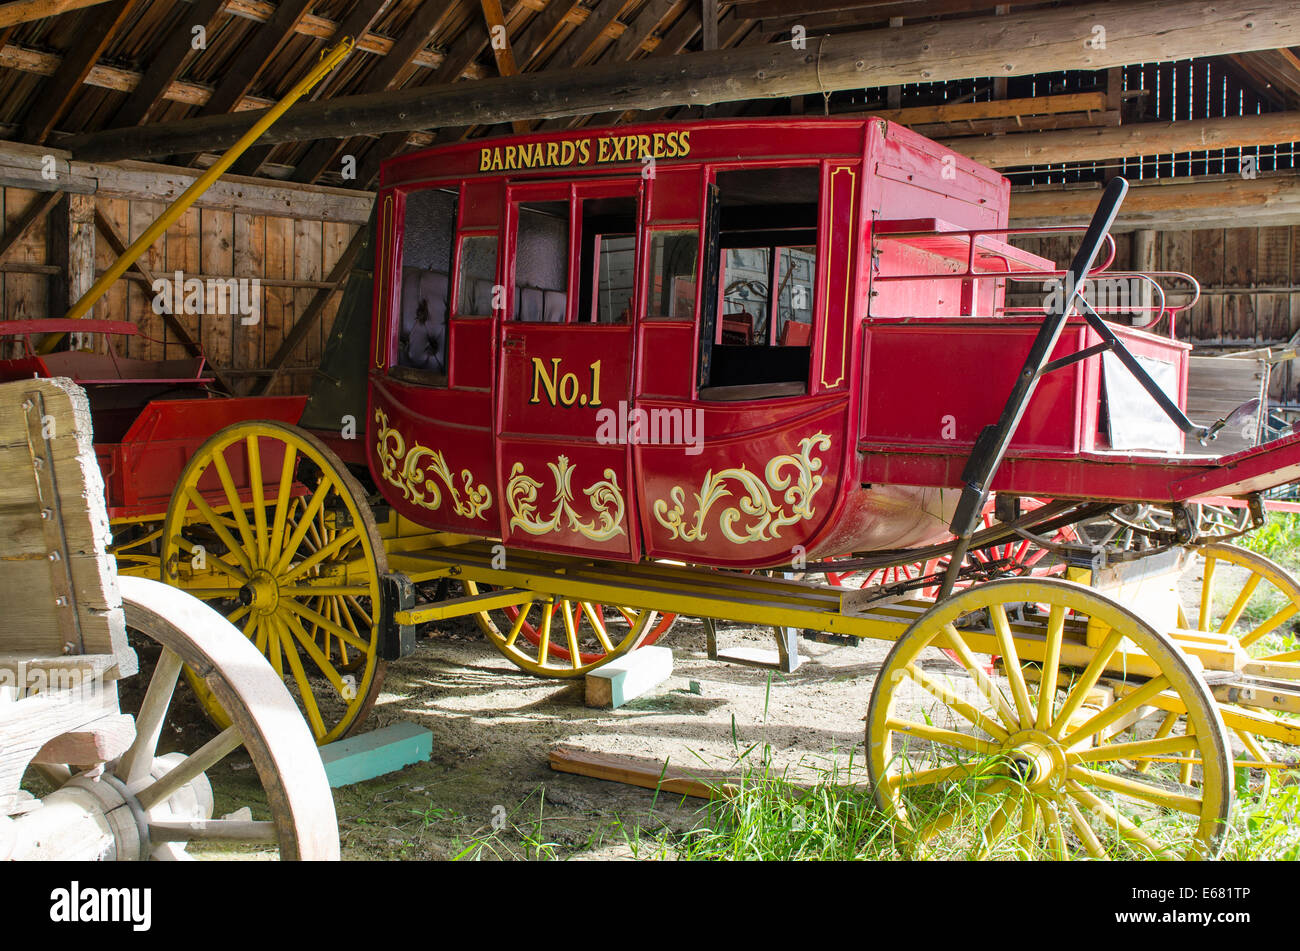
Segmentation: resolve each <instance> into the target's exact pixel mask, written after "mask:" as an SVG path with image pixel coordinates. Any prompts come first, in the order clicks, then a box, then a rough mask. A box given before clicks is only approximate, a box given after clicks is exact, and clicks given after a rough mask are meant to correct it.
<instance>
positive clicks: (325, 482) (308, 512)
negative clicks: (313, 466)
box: [271, 475, 334, 577]
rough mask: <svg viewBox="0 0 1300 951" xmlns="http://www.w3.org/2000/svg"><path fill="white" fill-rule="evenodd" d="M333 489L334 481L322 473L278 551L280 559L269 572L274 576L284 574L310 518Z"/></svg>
mask: <svg viewBox="0 0 1300 951" xmlns="http://www.w3.org/2000/svg"><path fill="white" fill-rule="evenodd" d="M333 489H334V482H333V480H331V479H330V477H329V476H328V475H322V476H321V480H320V484H319V485H317V486H316V489H315V491H313V492H312V495H311V501H310V502H308V503H307V508H306V509H305V510H304V511H303V513H302V516H301V517H300V518H299V519H298V524H297V525H296V526H295V527H294V530H293V534H292V535H290V536H289V540H288V541H287V542H286V543H285V545H284V550H283V551H281V552H280V560H279V561H277V562H276V563H275V567H273V568H272V569H271V573H272V574H273V575H275V576H276V577H279V576H280V575H282V574H284V570H285V569H286V568H288V567H289V563H290V562H291V561H293V556H294V555H295V554H297V552H298V546H299V545H301V544H302V539H303V536H304V535H306V534H307V529H308V528H309V527H310V526H311V522H312V519H314V518H315V517H316V513H317V512H318V511H319V510H320V507H321V506H322V505H324V504H325V499H326V497H327V496H328V495H329V494H330V492H331V491H333Z"/></svg>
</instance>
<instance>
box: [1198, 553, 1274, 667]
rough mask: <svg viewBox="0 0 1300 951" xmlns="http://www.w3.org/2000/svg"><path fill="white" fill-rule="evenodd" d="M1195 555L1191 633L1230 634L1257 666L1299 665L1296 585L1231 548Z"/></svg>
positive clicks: (1260, 557)
mask: <svg viewBox="0 0 1300 951" xmlns="http://www.w3.org/2000/svg"><path fill="white" fill-rule="evenodd" d="M1200 554H1201V556H1202V557H1203V558H1204V559H1205V561H1204V565H1203V569H1204V570H1203V571H1202V572H1201V586H1200V589H1199V591H1198V592H1197V594H1198V604H1197V605H1196V613H1195V615H1194V616H1195V618H1196V628H1195V630H1198V631H1217V632H1218V633H1221V634H1235V635H1236V637H1237V639H1238V640H1239V641H1240V642H1241V646H1242V647H1244V648H1246V650H1247V652H1248V653H1249V654H1250V655H1251V656H1252V657H1254V658H1256V659H1258V660H1275V661H1300V633H1297V630H1296V628H1295V623H1296V621H1297V620H1300V619H1297V617H1296V615H1297V614H1298V613H1300V582H1297V581H1296V579H1295V578H1294V577H1293V576H1292V575H1291V574H1290V572H1288V571H1287V570H1286V569H1285V568H1283V567H1282V566H1281V565H1279V564H1278V563H1277V562H1275V561H1271V560H1269V559H1268V558H1265V557H1264V556H1263V555H1257V554H1255V552H1253V551H1247V550H1246V549H1245V548H1238V547H1237V546H1236V545H1226V544H1223V543H1216V544H1213V545H1206V546H1204V547H1203V548H1201V549H1200ZM1184 620H1185V621H1186V620H1187V617H1186V615H1185V616H1184ZM1184 626H1186V627H1190V626H1191V625H1190V624H1185V625H1184Z"/></svg>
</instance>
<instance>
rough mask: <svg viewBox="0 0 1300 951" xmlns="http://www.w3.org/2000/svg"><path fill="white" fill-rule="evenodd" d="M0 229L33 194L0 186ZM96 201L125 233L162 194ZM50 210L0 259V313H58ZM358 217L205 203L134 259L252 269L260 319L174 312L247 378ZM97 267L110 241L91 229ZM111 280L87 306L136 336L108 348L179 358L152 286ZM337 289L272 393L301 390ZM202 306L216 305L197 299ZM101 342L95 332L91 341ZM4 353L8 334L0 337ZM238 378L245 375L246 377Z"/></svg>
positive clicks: (186, 268)
mask: <svg viewBox="0 0 1300 951" xmlns="http://www.w3.org/2000/svg"><path fill="white" fill-rule="evenodd" d="M0 192H2V194H0V201H2V202H3V214H4V222H5V229H6V231H7V230H8V229H9V228H11V227H12V226H13V225H14V222H15V221H16V220H18V219H19V218H20V217H21V216H22V214H23V211H24V210H25V209H26V208H28V207H29V206H30V205H31V203H32V202H33V201H36V200H38V199H39V198H40V197H41V195H40V193H38V192H35V191H30V190H28V189H23V188H12V187H7V188H4V189H0ZM95 207H96V209H97V210H98V211H99V212H100V213H101V214H102V215H103V216H104V217H105V218H106V219H107V220H108V221H110V222H112V224H113V225H114V226H115V228H116V229H117V231H118V233H119V234H121V235H122V236H123V237H125V238H126V239H127V241H133V240H134V239H135V238H137V237H139V235H140V234H141V233H143V232H144V230H145V229H146V228H147V227H148V226H149V225H150V224H151V223H153V221H154V220H155V219H156V218H157V217H158V216H159V215H160V214H161V213H162V211H163V209H164V208H165V207H166V205H165V203H162V202H148V201H135V200H127V199H124V198H106V197H102V196H96V197H95ZM56 220H57V212H56V213H55V215H51V216H50V217H49V218H46V219H44V220H38V221H35V222H33V223H32V224H31V226H30V227H28V229H27V231H26V232H25V233H24V235H23V237H22V238H21V239H20V240H19V241H18V242H17V243H16V244H15V245H14V246H13V247H12V248H11V249H10V250H9V252H8V253H7V254H6V255H5V257H4V260H3V262H0V315H3V319H5V320H17V319H22V318H32V317H45V316H60V315H58V314H50V313H49V311H48V306H49V301H50V294H51V282H53V281H61V280H63V277H62V272H61V271H60V272H59V273H58V274H49V273H42V271H49V270H51V266H52V265H53V264H54V263H56V259H55V256H54V254H53V253H52V249H51V241H50V230H51V228H52V227H54V222H55V221H56ZM356 228H357V225H355V224H347V223H341V222H332V221H318V220H296V219H293V218H285V217H278V216H272V215H253V214H241V213H238V212H232V211H227V210H220V209H214V208H190V209H189V210H188V211H186V212H185V214H184V215H183V216H182V217H181V218H180V220H179V221H177V222H176V223H175V224H174V225H172V226H171V227H170V228H169V229H168V230H167V232H166V233H165V234H164V235H163V236H162V237H161V238H160V239H159V240H158V241H157V242H155V243H154V245H153V246H152V247H151V248H149V250H148V251H146V252H145V254H144V256H143V257H142V258H141V263H142V264H143V265H144V267H145V268H146V269H147V270H149V271H150V273H152V274H153V275H154V276H155V277H164V276H166V277H170V276H173V275H174V274H175V272H176V271H178V270H179V271H182V272H184V274H185V276H186V277H187V278H188V277H199V276H202V277H208V276H211V277H225V278H228V277H236V278H254V277H255V278H258V279H259V280H260V281H262V282H263V283H262V285H261V288H260V319H259V321H258V323H256V324H251V325H244V324H242V323H241V322H240V316H239V315H238V314H218V313H215V312H214V313H203V314H197V315H185V314H181V315H178V316H179V319H180V321H181V322H182V324H183V325H184V326H185V327H186V329H187V330H188V331H189V333H190V334H191V336H192V337H193V338H194V339H195V340H197V341H199V342H200V344H201V345H202V347H203V350H204V353H205V355H206V356H207V358H208V360H209V361H210V362H212V363H214V364H216V365H217V366H219V367H221V368H223V369H229V370H231V371H232V375H233V376H234V377H235V378H236V379H239V380H253V379H256V377H257V373H256V371H258V370H260V369H261V368H263V367H265V366H266V365H267V362H268V361H269V360H270V359H271V357H272V356H273V355H274V353H275V352H276V350H277V348H278V347H279V346H280V344H281V343H282V342H283V340H284V338H285V336H286V335H287V334H288V333H289V330H290V328H292V327H293V325H294V322H295V321H296V320H297V318H298V316H299V315H300V314H301V313H302V312H303V311H304V310H305V309H306V307H307V305H308V303H309V302H310V301H311V300H312V297H313V295H314V294H315V293H316V290H317V287H315V286H312V283H313V282H314V283H315V284H317V285H319V284H321V283H322V282H324V281H325V278H326V276H327V275H328V274H329V272H330V270H331V269H332V268H333V267H334V265H335V263H336V262H337V261H338V259H339V257H340V256H341V255H342V254H343V251H344V249H345V248H346V247H347V245H348V242H349V241H350V240H351V238H352V235H353V233H354V232H355V231H356ZM95 257H96V261H95V266H96V275H97V276H98V274H100V273H102V272H103V271H104V269H105V268H107V267H108V266H109V265H110V264H111V263H112V262H113V259H114V257H115V255H114V254H113V251H112V249H111V247H110V246H109V243H108V242H107V241H106V240H105V239H104V238H103V236H102V235H98V234H97V235H96V242H95ZM134 274H135V272H134V271H132V272H129V274H128V276H127V277H124V278H122V279H120V280H118V281H117V282H116V283H115V284H114V285H113V286H112V287H111V288H110V289H109V291H108V293H107V294H106V295H105V296H104V298H103V299H102V300H101V301H100V302H99V303H98V304H97V305H96V306H95V309H94V313H93V316H94V317H96V318H98V319H103V320H125V321H130V322H131V323H134V324H135V325H136V326H137V327H139V328H140V335H139V336H137V337H115V338H113V346H114V349H115V352H116V353H118V354H119V355H122V356H129V357H137V358H141V359H148V360H163V359H179V358H183V357H185V356H187V355H188V354H187V353H186V350H185V348H184V347H183V346H182V345H181V344H180V343H179V342H178V341H177V339H176V336H175V334H174V333H173V331H172V330H171V329H170V328H168V327H167V325H166V324H165V323H164V321H163V318H162V317H161V316H160V315H158V314H156V313H155V312H154V310H153V307H152V303H153V297H154V294H153V291H152V289H151V288H150V287H149V286H148V285H147V284H146V283H145V282H144V281H143V280H142V279H137V278H135V277H133V276H132V275H134ZM340 297H341V294H339V293H335V294H333V295H332V297H331V300H330V302H329V304H328V306H327V307H326V309H325V311H324V313H323V315H322V318H321V320H320V321H319V322H318V323H317V325H316V327H314V328H313V329H312V331H311V332H310V333H308V334H307V336H306V338H305V339H304V340H303V342H302V343H301V344H299V346H298V348H297V349H296V350H295V351H294V353H293V354H292V355H291V356H290V358H289V360H288V362H287V363H286V365H285V367H284V369H283V371H282V372H281V373H280V375H279V376H278V377H277V378H276V379H275V381H274V382H273V383H272V386H271V389H270V392H271V393H305V392H307V389H308V387H309V386H310V384H311V378H312V372H313V371H314V370H315V368H316V367H317V366H318V364H319V362H320V356H321V348H322V346H323V343H324V341H325V340H326V339H327V335H328V333H329V331H330V328H331V327H332V325H333V321H334V315H335V313H336V311H337V309H338V303H339V299H340ZM204 309H205V311H216V310H217V308H216V307H215V306H212V304H211V302H210V303H209V306H205V308H204ZM97 343H99V345H100V346H101V347H102V346H103V343H102V342H97ZM0 346H2V347H3V348H4V351H5V354H6V355H13V353H14V352H15V348H16V344H14V343H13V342H12V341H11V342H8V343H3V342H0ZM246 385H247V384H246Z"/></svg>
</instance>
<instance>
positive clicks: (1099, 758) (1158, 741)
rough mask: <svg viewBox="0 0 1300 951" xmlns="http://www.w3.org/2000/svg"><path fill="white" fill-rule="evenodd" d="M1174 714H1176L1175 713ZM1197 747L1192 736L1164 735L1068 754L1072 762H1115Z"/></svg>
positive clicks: (1190, 750)
mask: <svg viewBox="0 0 1300 951" xmlns="http://www.w3.org/2000/svg"><path fill="white" fill-rule="evenodd" d="M1175 716H1176V715H1175ZM1196 748H1197V742H1196V737H1194V736H1164V737H1156V738H1153V739H1150V740H1132V741H1130V742H1127V743H1104V744H1102V745H1101V746H1094V747H1092V748H1091V749H1086V750H1080V751H1078V752H1075V753H1071V754H1070V761H1071V762H1074V763H1117V762H1121V761H1124V760H1141V759H1150V758H1152V757H1157V756H1172V755H1177V754H1179V753H1188V752H1192V751H1194V750H1195V749H1196Z"/></svg>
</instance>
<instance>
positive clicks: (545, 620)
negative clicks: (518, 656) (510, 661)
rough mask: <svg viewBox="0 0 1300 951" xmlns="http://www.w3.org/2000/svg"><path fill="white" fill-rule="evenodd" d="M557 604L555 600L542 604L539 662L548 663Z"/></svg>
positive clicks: (538, 649) (538, 646) (538, 645)
mask: <svg viewBox="0 0 1300 951" xmlns="http://www.w3.org/2000/svg"><path fill="white" fill-rule="evenodd" d="M555 608H556V604H555V602H554V601H552V602H550V603H548V604H545V605H543V606H542V628H541V632H540V639H539V640H538V642H537V662H538V663H539V664H545V663H546V657H547V655H548V654H549V653H550V649H551V622H552V621H553V620H554V619H555Z"/></svg>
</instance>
